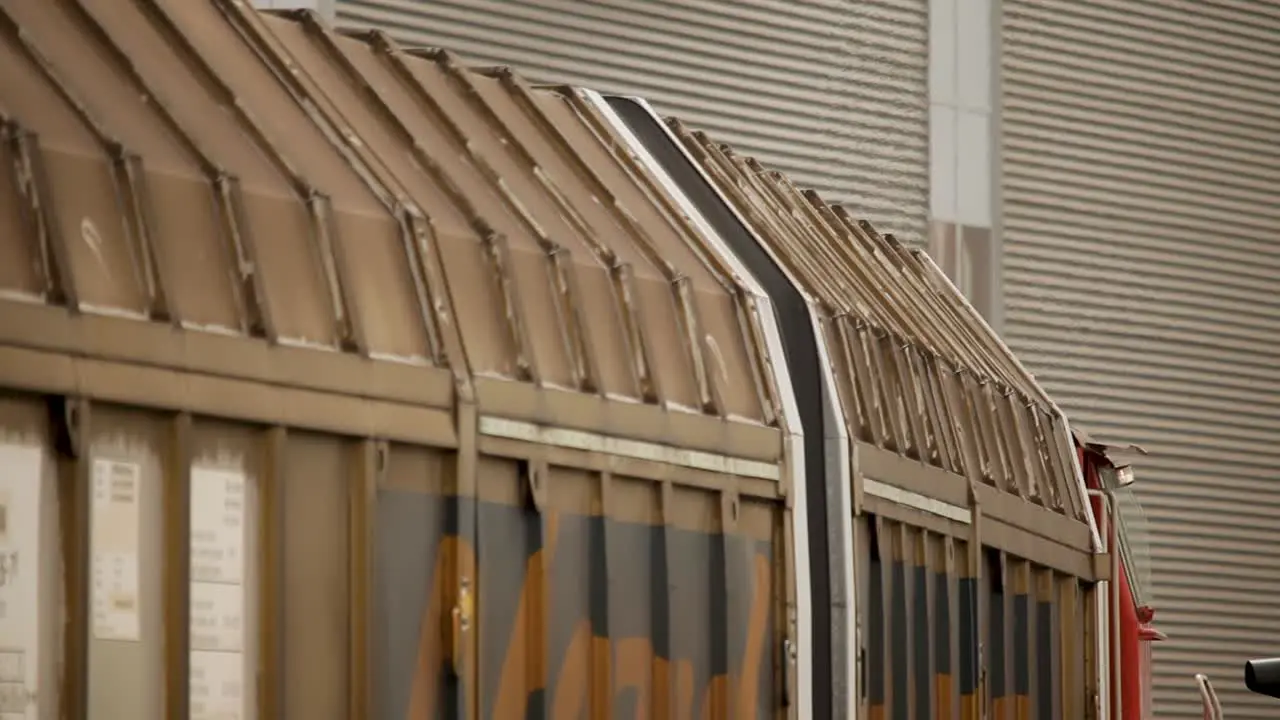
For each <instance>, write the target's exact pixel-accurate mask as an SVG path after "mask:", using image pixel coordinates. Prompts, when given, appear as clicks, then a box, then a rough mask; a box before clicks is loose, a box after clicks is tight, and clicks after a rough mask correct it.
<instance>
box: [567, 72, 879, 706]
mask: <svg viewBox="0 0 1280 720" xmlns="http://www.w3.org/2000/svg"><path fill="white" fill-rule="evenodd" d="M580 92H581V93H582V94H583V96H584V97H586V98H587V99H588V100H589V101H590V102H591V103H592V104H593V105H595V106H596V107H597V108H599V109H600V111H601V112H602V113H603V114H604V116H605V117H606V118H608V121H609V123H610V125H611V126H612V127H613V128H614V130H615V131H616V132H617V133H618V134H619V136H620V137H622V138H623V139H624V140H625V141H626V142H627V144H628V145H629V147H630V149H631V151H632V152H634V153H636V155H637V157H638V158H640V159H641V162H642V163H643V164H644V165H645V166H646V167H647V168H648V169H649V170H650V171H651V172H653V173H654V174H655V176H656V177H657V178H658V179H659V181H660V182H661V184H662V186H663V188H664V189H665V190H666V191H667V192H668V193H670V194H671V195H672V196H673V197H675V198H676V199H677V201H678V202H679V204H680V207H681V208H682V209H683V210H684V211H685V212H687V213H688V214H689V216H690V218H691V219H693V220H694V223H695V226H696V227H697V228H698V229H699V231H700V232H701V233H702V234H703V237H704V238H706V239H707V240H708V242H712V243H713V247H714V248H715V249H716V250H717V251H719V252H721V253H724V254H725V256H726V257H727V258H732V262H733V266H734V269H735V271H736V272H740V273H741V276H742V278H743V279H744V280H745V279H747V278H750V280H751V289H752V291H753V292H755V291H759V292H760V295H761V296H762V297H764V298H768V297H769V295H768V294H767V293H764V292H763V288H762V287H761V286H760V285H759V282H758V280H757V279H756V278H755V276H754V275H752V274H751V272H750V271H749V270H747V268H746V267H745V266H744V265H743V264H742V263H741V261H740V260H739V259H738V258H737V255H736V254H734V253H733V252H732V251H731V250H730V249H729V248H728V245H727V243H724V242H723V240H722V239H720V238H719V236H718V235H717V234H716V233H715V231H714V230H713V229H712V228H711V227H710V225H709V224H708V223H707V222H706V220H705V218H703V217H702V215H701V213H700V212H698V210H697V208H696V207H694V206H693V203H692V202H690V201H689V200H688V198H686V197H685V195H684V193H683V192H682V191H681V190H680V189H679V187H678V186H677V185H676V184H675V182H674V181H673V180H672V179H671V178H670V176H668V175H667V173H666V171H665V170H664V169H663V168H662V166H661V165H660V164H659V163H658V162H657V161H656V159H654V158H653V156H652V155H651V154H650V153H649V151H648V149H647V148H645V147H644V145H643V144H642V143H641V142H640V141H639V139H637V138H636V137H635V135H634V134H633V133H632V132H631V130H630V129H629V128H628V127H627V126H626V124H625V123H624V122H623V121H622V119H621V118H620V117H618V115H617V113H615V112H614V111H613V108H612V107H610V106H609V104H608V102H607V101H606V100H605V98H604V96H603V95H601V94H600V93H597V92H594V91H591V90H580ZM625 97H626V99H627V100H630V101H631V102H634V103H635V104H636V105H637V106H638V107H640V108H641V109H642V110H643V111H644V112H645V114H646V115H648V116H649V117H650V118H651V119H652V120H653V122H654V123H655V124H656V125H657V126H658V127H659V128H660V129H661V131H662V133H663V134H664V135H666V136H667V138H668V139H669V140H670V141H671V143H672V146H673V147H675V148H677V149H678V150H679V152H680V153H681V154H682V155H683V156H684V157H685V159H686V161H688V162H689V164H690V165H691V166H692V167H693V168H695V169H696V170H697V172H698V174H699V175H701V176H702V180H703V182H705V183H706V184H707V186H708V187H709V188H710V189H711V190H712V191H713V192H714V193H715V195H716V197H717V198H718V199H719V200H720V202H721V203H722V204H723V205H724V206H725V207H726V208H728V209H729V211H730V212H731V213H733V215H734V217H735V218H736V219H737V220H738V222H739V223H740V224H741V226H742V227H743V229H744V230H745V231H746V232H747V233H748V234H749V235H750V236H751V238H752V239H753V240H754V241H755V242H756V244H757V245H759V246H760V247H761V248H762V249H763V250H764V251H765V252H766V253H768V254H769V256H770V258H771V259H772V260H773V262H774V264H775V265H777V266H778V268H779V270H780V271H781V272H782V273H783V275H784V277H786V278H787V280H788V282H790V283H791V285H792V287H794V288H795V289H796V290H797V292H799V294H800V296H801V297H802V298H804V301H805V305H806V306H807V308H808V311H809V317H810V321H811V322H812V323H814V326H815V333H817V318H816V317H815V315H814V311H813V300H812V298H810V297H809V296H808V294H807V293H805V291H804V288H803V286H802V285H800V284H799V283H798V282H796V279H795V278H794V277H793V276H792V275H791V274H790V273H788V272H787V270H786V266H785V265H783V264H782V263H779V262H778V259H777V257H776V256H774V255H773V252H772V250H771V249H770V248H769V245H768V243H765V242H764V241H763V240H761V239H760V237H759V236H758V235H757V234H756V232H755V230H754V228H753V227H752V226H751V224H750V223H748V222H746V220H745V218H743V217H742V216H741V215H740V214H739V213H738V211H737V209H736V208H735V207H734V206H733V204H732V203H730V202H729V200H728V199H727V198H725V197H724V195H723V193H721V192H720V189H719V187H717V186H716V184H715V183H714V182H713V181H712V180H711V178H710V177H708V176H707V174H706V171H705V170H704V169H703V168H702V166H701V165H700V164H699V163H698V162H697V160H695V159H694V158H693V157H692V156H691V155H690V154H689V152H688V150H687V149H686V148H685V147H684V146H683V145H682V144H681V143H680V141H679V140H678V139H676V138H675V137H674V136H672V134H671V131H670V130H669V129H668V128H667V125H666V123H664V122H663V121H662V118H661V116H659V115H658V114H657V112H655V111H654V109H653V107H652V106H651V105H650V104H649V102H648V101H647V100H645V99H644V98H641V97H634V96H625ZM712 238H714V241H712V240H711V239H712ZM766 307H768V309H769V312H768V314H767V315H768V317H767V318H762V321H763V322H762V325H763V326H764V331H765V335H766V340H767V342H768V346H769V353H770V355H771V360H772V361H771V363H770V364H771V365H772V367H773V370H774V373H775V376H776V378H777V383H778V388H779V393H780V394H781V396H782V404H783V415H784V417H785V418H786V422H787V430H786V432H787V436H788V437H787V440H786V442H787V443H788V446H789V451H788V453H787V455H786V457H787V459H788V465H789V467H788V471H789V473H790V475H791V481H792V487H791V492H792V493H793V496H792V504H791V507H792V513H793V514H794V515H796V516H798V517H797V518H796V520H795V521H794V522H793V523H792V528H793V533H794V546H795V557H794V558H792V562H793V563H794V564H795V578H796V607H797V608H807V607H810V604H811V602H812V597H811V585H810V583H811V570H810V566H809V524H808V512H807V507H808V505H807V504H806V503H807V495H808V492H807V485H806V474H805V471H806V468H805V465H804V459H803V458H804V451H803V447H804V433H803V431H802V430H801V428H802V427H803V425H802V424H801V422H800V411H799V406H798V404H797V402H796V398H795V390H794V386H793V385H792V382H791V374H790V371H789V369H788V366H787V363H786V360H785V358H786V355H785V353H784V351H783V343H782V335H781V331H780V330H779V328H778V326H777V316H776V314H775V313H774V312H773V304H772V302H769V303H767V305H766ZM762 315H764V313H762ZM821 337H822V336H821V335H820V334H816V336H815V339H816V340H818V341H819V343H821ZM819 350H820V352H824V355H825V348H823V347H822V346H821V344H819ZM824 359H825V357H824ZM824 367H827V366H826V364H825V363H824ZM824 379H825V378H824ZM847 448H848V444H847V443H845V450H846V453H845V460H846V461H847V459H848V457H847ZM844 467H845V468H846V469H847V467H848V465H847V462H846V464H845V466H844ZM848 517H850V518H852V510H851V509H849V515H848ZM846 525H848V524H847V523H846ZM849 544H850V546H851V545H852V538H849ZM846 577H847V578H848V579H849V580H850V581H852V575H851V574H847V575H846ZM847 597H849V598H850V599H851V600H852V597H853V596H852V595H851V594H849V595H847ZM850 604H852V602H851V603H850ZM812 639H813V627H812V619H811V618H810V617H809V614H808V613H807V612H797V618H796V642H797V644H798V645H799V647H800V648H801V649H802V652H800V653H798V656H797V658H796V675H797V683H796V686H797V688H798V691H799V692H798V694H799V698H798V699H799V702H798V703H797V704H798V711H799V713H798V716H799V717H802V718H807V717H809V716H810V715H812V714H813V709H812V708H813V699H812V697H811V696H810V692H809V688H811V687H812V685H813V680H812V669H811V667H810V666H811V660H810V658H809V656H808V654H807V650H808V649H809V648H811V647H812V645H813V642H812ZM851 696H852V694H851Z"/></svg>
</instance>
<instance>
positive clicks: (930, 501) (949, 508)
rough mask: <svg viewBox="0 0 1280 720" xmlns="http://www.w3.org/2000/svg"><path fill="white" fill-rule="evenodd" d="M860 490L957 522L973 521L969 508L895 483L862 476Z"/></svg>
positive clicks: (966, 522) (969, 522) (967, 522)
mask: <svg viewBox="0 0 1280 720" xmlns="http://www.w3.org/2000/svg"><path fill="white" fill-rule="evenodd" d="M862 491H863V492H865V493H867V494H868V495H874V496H875V497H878V498H880V499H882V500H888V501H889V502H892V503H897V504H899V505H903V506H906V507H910V508H915V509H916V510H920V511H923V512H927V513H929V514H931V515H937V516H938V517H944V518H946V519H948V520H953V521H955V522H958V523H963V524H965V525H969V524H971V523H972V522H973V512H972V511H970V510H969V508H964V507H960V506H959V505H952V504H951V503H948V502H943V501H941V500H936V499H934V498H931V497H926V496H924V495H921V494H919V493H915V492H912V491H910V490H904V489H902V488H900V487H897V486H896V485H890V484H888V483H884V482H880V481H879V480H873V479H871V478H869V477H864V478H862Z"/></svg>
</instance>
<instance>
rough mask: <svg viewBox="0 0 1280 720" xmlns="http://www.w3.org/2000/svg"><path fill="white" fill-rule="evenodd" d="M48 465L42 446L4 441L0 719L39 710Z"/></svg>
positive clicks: (19, 719) (0, 458)
mask: <svg viewBox="0 0 1280 720" xmlns="http://www.w3.org/2000/svg"><path fill="white" fill-rule="evenodd" d="M42 465H43V453H42V451H41V449H40V448H39V447H35V446H31V445H0V720H28V718H34V717H35V713H36V705H35V702H34V698H35V689H36V687H37V686H38V684H39V682H38V681H39V679H38V678H37V670H38V668H39V642H40V635H39V632H40V626H41V623H42V621H43V620H44V618H42V617H41V604H40V574H39V564H40V489H41V484H42V478H41V470H42Z"/></svg>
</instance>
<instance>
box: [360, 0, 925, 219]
mask: <svg viewBox="0 0 1280 720" xmlns="http://www.w3.org/2000/svg"><path fill="white" fill-rule="evenodd" d="M337 17H338V22H339V24H340V25H343V26H347V27H379V28H382V29H384V30H386V31H388V32H389V33H390V34H391V35H392V36H394V37H395V38H397V39H398V40H400V41H401V42H403V43H406V44H412V45H419V46H435V47H445V48H448V49H451V50H455V51H457V52H458V53H460V54H461V55H463V57H465V58H466V59H467V60H469V61H472V62H475V63H479V64H504V65H510V66H512V67H515V68H517V69H518V70H520V71H521V72H522V73H523V74H525V75H526V76H528V77H530V78H532V79H535V80H539V81H546V82H567V83H574V84H580V85H585V86H588V87H592V88H594V89H598V90H602V91H607V92H616V93H626V94H635V95H640V96H643V97H645V98H647V99H649V100H650V101H651V102H653V103H654V105H655V106H656V107H657V108H658V109H659V111H660V112H662V113H664V114H668V115H674V116H677V117H680V118H682V119H684V120H686V121H687V122H688V123H689V124H690V125H692V126H694V127H697V128H700V129H704V130H707V131H708V132H709V133H711V134H712V135H713V137H715V138H716V139H718V140H720V141H722V142H728V143H731V144H733V145H734V146H735V147H736V148H738V149H739V150H741V151H743V152H745V153H748V154H752V155H755V156H756V157H758V158H759V159H761V160H762V161H764V162H765V163H766V164H767V165H768V166H769V167H772V168H775V169H778V170H782V171H784V172H786V173H788V174H789V175H790V176H791V177H792V178H793V179H795V180H796V181H797V182H798V183H799V184H801V185H802V186H805V187H813V188H816V189H818V190H820V191H821V192H822V193H823V195H824V197H826V198H828V199H829V200H832V201H837V202H843V203H846V204H847V205H848V206H849V207H850V209H852V210H856V211H857V213H858V214H859V215H862V216H864V217H867V218H868V219H870V220H871V221H872V222H874V223H876V225H877V226H878V227H882V228H884V230H886V231H891V232H894V233H897V234H898V235H899V237H900V238H902V239H904V240H907V241H909V242H911V243H913V244H914V243H921V242H923V239H924V237H925V227H926V213H927V211H928V126H927V122H928V96H927V94H926V78H927V73H926V64H927V35H926V34H927V31H928V18H927V0H870V1H868V0H862V1H860V2H857V3H849V2H845V1H844V0H745V1H744V0H735V1H734V2H717V1H714V0H663V1H661V2H659V1H656V0H650V1H646V2H633V1H628V0H591V1H569V0H558V1H557V0H519V1H516V0H449V1H437V0H432V1H430V2H415V1H413V0H339V2H338V4H337ZM855 48H856V52H855ZM851 157H858V158H859V161H858V162H853V163H851V162H849V158H851Z"/></svg>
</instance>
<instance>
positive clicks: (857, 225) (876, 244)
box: [670, 121, 1091, 566]
mask: <svg viewBox="0 0 1280 720" xmlns="http://www.w3.org/2000/svg"><path fill="white" fill-rule="evenodd" d="M670 125H671V128H672V130H673V132H674V133H675V134H676V136H677V137H678V138H679V139H680V140H681V141H682V142H683V143H684V145H685V147H686V148H687V149H688V150H689V151H690V152H691V153H692V154H693V156H694V157H695V158H696V159H697V160H698V161H699V162H700V163H701V164H702V165H703V167H704V169H706V170H707V172H708V173H709V175H710V176H711V177H712V178H713V180H714V181H715V182H716V183H717V184H718V185H719V189H720V190H721V191H722V192H723V193H724V194H725V196H726V197H727V198H729V200H730V202H731V203H733V204H734V205H735V207H736V208H737V209H738V210H739V211H740V212H741V214H742V215H743V217H744V218H746V219H747V221H748V222H749V223H751V224H753V225H754V226H755V229H756V231H757V235H758V237H759V238H760V239H761V240H762V241H763V242H764V243H766V244H767V245H768V246H769V248H770V249H771V250H772V251H773V253H774V255H775V256H776V257H778V258H779V260H780V262H782V263H783V264H784V265H786V266H787V267H788V269H789V270H790V271H791V273H792V274H793V275H794V276H795V277H797V278H798V280H799V282H800V283H801V284H802V285H804V286H806V289H807V290H808V291H809V292H810V293H811V294H813V295H814V296H815V297H816V298H818V300H819V312H820V313H821V314H826V315H829V317H830V320H826V319H825V318H824V321H825V322H832V323H835V324H836V327H837V329H841V330H842V332H843V335H844V337H837V340H838V342H835V343H832V346H833V347H834V348H835V350H836V352H835V353H834V358H833V359H834V360H836V361H837V362H844V363H847V367H846V369H844V370H843V371H840V370H837V372H836V377H837V378H838V379H839V381H840V382H841V384H842V385H844V384H846V383H847V384H848V385H847V386H846V387H843V388H842V389H841V392H840V398H841V400H842V402H843V404H844V405H845V415H846V418H848V419H849V421H850V424H851V433H852V434H853V435H854V436H855V437H864V438H866V439H867V440H869V441H870V442H871V443H872V444H875V445H878V446H879V447H880V448H881V449H882V450H885V451H889V452H892V453H896V454H900V455H903V456H906V457H908V458H912V459H916V460H921V461H923V462H924V463H926V464H928V465H933V466H936V467H939V468H941V469H943V470H950V471H959V472H969V473H971V475H970V477H971V478H972V479H974V480H978V481H986V482H988V483H990V484H993V485H995V487H997V488H999V489H1000V490H1001V491H1002V494H1001V497H1002V502H1000V503H999V505H1000V509H999V510H997V511H996V512H995V513H994V514H995V515H997V516H998V517H999V518H1000V520H1001V521H1003V522H1004V523H1005V524H1007V525H1011V526H1013V527H1016V528H1019V529H1021V530H1022V531H1025V532H1036V531H1037V528H1038V524H1037V520H1036V518H1037V517H1038V516H1037V514H1036V511H1037V510H1040V508H1039V507H1037V506H1041V505H1043V506H1046V507H1048V508H1050V509H1051V510H1052V511H1054V512H1055V513H1056V514H1062V515H1066V516H1067V517H1066V518H1064V520H1065V523H1064V524H1063V526H1062V527H1061V528H1060V530H1059V532H1058V533H1057V534H1055V535H1054V537H1055V538H1056V541H1057V542H1062V543H1065V544H1067V545H1069V546H1071V547H1073V548H1074V549H1075V552H1076V553H1081V552H1088V550H1089V549H1090V547H1091V538H1090V536H1089V532H1088V526H1087V525H1086V524H1085V522H1083V521H1082V518H1083V516H1081V515H1079V514H1077V513H1075V512H1074V508H1072V507H1069V506H1067V505H1063V504H1060V503H1056V502H1054V501H1053V498H1054V497H1062V496H1067V495H1078V493H1079V491H1078V488H1077V487H1076V484H1075V481H1074V478H1073V476H1072V475H1070V474H1067V473H1064V470H1066V466H1064V465H1062V464H1061V463H1060V462H1057V461H1056V459H1057V458H1060V457H1062V456H1063V453H1064V451H1063V449H1062V446H1063V445H1064V444H1069V442H1070V439H1069V438H1068V437H1067V436H1066V434H1065V433H1064V432H1061V431H1059V429H1058V428H1055V429H1054V432H1053V433H1051V434H1050V433H1045V432H1043V431H1041V430H1039V428H1040V425H1039V424H1038V423H1036V422H1035V421H1033V420H1032V415H1031V414H1030V413H1032V412H1035V413H1043V412H1048V411H1050V410H1051V409H1052V408H1051V407H1050V406H1048V405H1047V401H1046V400H1045V399H1044V395H1043V393H1042V392H1041V391H1040V390H1039V388H1038V387H1036V386H1035V385H1034V382H1033V381H1032V380H1031V379H1030V378H1029V377H1028V376H1027V375H1026V374H1025V373H1024V372H1022V370H1021V368H1020V367H1019V366H1018V365H1017V363H1016V361H1014V360H1013V359H1012V358H1011V357H1010V356H1009V354H1008V352H1007V350H1005V349H1004V348H1003V346H1001V345H1000V343H999V340H998V339H997V338H996V337H995V336H994V335H992V333H991V332H990V331H989V330H988V329H987V328H986V326H985V325H983V324H982V322H981V321H980V319H978V318H977V317H976V315H975V314H974V312H973V310H972V309H971V308H969V307H968V306H967V305H966V304H965V303H964V301H963V299H962V298H960V297H959V296H958V295H956V292H957V291H955V289H954V288H952V287H950V286H947V285H945V284H941V283H940V281H939V279H938V278H937V277H936V274H935V273H934V271H933V270H932V268H931V266H929V265H928V264H927V263H925V262H924V261H922V260H921V259H920V258H919V257H918V256H916V255H913V254H911V253H909V252H907V251H906V250H905V249H904V248H903V247H902V246H901V245H900V244H899V243H898V242H897V241H896V240H894V238H893V237H892V236H881V235H879V234H878V233H876V232H875V231H874V229H872V228H871V227H870V226H869V225H868V224H866V223H865V222H858V221H855V220H854V219H853V218H851V217H850V216H849V214H848V213H847V212H845V211H844V210H843V209H841V208H832V207H829V206H827V205H826V204H824V203H823V202H822V201H821V199H820V198H818V197H817V195H815V194H813V193H801V192H800V191H798V190H797V189H796V188H795V187H794V186H793V185H792V184H791V183H790V182H789V181H788V180H787V179H786V178H784V177H782V176H780V175H779V174H778V173H774V172H768V171H766V170H765V169H764V168H763V167H762V166H761V165H759V164H758V163H755V162H754V161H753V160H751V159H749V158H740V157H738V156H737V155H735V154H734V152H733V151H732V150H731V149H729V148H727V147H724V146H721V145H717V144H716V143H714V142H712V141H711V140H709V139H708V138H706V137H705V136H703V135H701V134H699V133H694V132H691V131H689V130H688V129H687V128H685V127H684V126H683V125H682V124H681V123H680V122H679V121H671V123H670ZM832 335H833V333H830V332H828V333H827V336H828V337H829V339H830V338H831V337H832ZM956 376H959V380H958V382H957V381H956V380H954V378H956ZM944 378H952V380H949V381H946V382H944ZM862 418H867V421H864V420H863V419H862ZM1068 451H1069V450H1068ZM1048 458H1053V459H1055V462H1050V461H1049V460H1048ZM899 472H901V473H902V475H903V476H904V477H902V478H898V477H877V478H876V479H877V480H881V481H884V482H889V483H897V484H901V483H903V482H906V476H909V475H910V474H912V473H910V472H908V471H907V470H906V468H905V466H904V467H903V468H901V469H900V471H899ZM1048 486H1052V488H1053V490H1045V489H1044V488H1045V487H1048ZM917 492H921V493H922V494H924V495H925V496H927V497H938V494H937V493H938V490H937V489H935V488H932V487H928V488H923V489H921V490H917ZM1004 495H1008V496H1011V497H1009V500H1011V501H1013V502H1004V501H1003V497H1004ZM951 502H952V503H953V504H956V505H959V506H962V507H963V506H969V505H970V504H971V502H972V501H971V499H970V498H968V497H963V498H961V499H959V501H956V500H951ZM1077 529H1078V530H1079V532H1076V530H1077ZM1043 551H1047V552H1050V553H1056V552H1057V551H1055V550H1053V549H1051V548H1049V547H1047V546H1045V550H1043ZM1036 552H1042V551H1041V550H1036ZM1054 562H1055V563H1057V564H1059V565H1061V563H1062V562H1064V561H1063V560H1062V559H1061V558H1059V559H1057V560H1055V561H1054ZM1069 564H1071V563H1070V562H1069ZM1071 565H1072V566H1074V564H1071Z"/></svg>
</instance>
